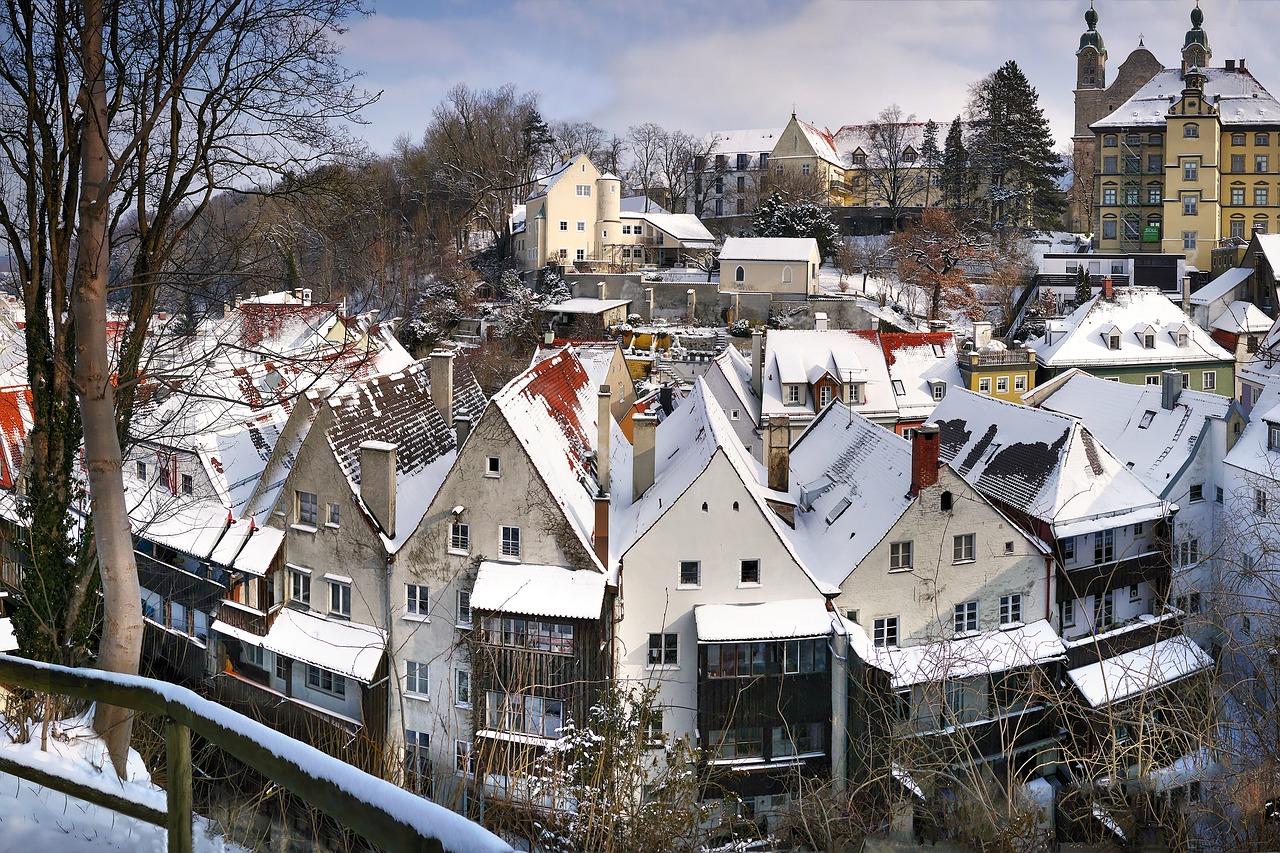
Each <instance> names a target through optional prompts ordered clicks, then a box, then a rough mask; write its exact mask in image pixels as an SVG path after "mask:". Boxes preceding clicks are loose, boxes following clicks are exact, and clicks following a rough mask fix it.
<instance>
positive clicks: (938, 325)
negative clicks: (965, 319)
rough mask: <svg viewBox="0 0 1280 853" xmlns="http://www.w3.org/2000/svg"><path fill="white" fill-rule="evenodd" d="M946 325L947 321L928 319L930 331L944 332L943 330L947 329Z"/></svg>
mask: <svg viewBox="0 0 1280 853" xmlns="http://www.w3.org/2000/svg"><path fill="white" fill-rule="evenodd" d="M947 325H948V324H947V321H946V320H930V321H929V331H930V332H945V331H946V330H947Z"/></svg>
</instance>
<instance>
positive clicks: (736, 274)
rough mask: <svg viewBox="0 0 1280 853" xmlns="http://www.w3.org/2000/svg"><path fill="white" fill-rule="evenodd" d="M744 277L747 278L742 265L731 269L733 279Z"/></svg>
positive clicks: (744, 279)
mask: <svg viewBox="0 0 1280 853" xmlns="http://www.w3.org/2000/svg"><path fill="white" fill-rule="evenodd" d="M746 279H747V271H746V270H744V269H743V268H742V267H738V268H737V269H736V270H734V271H733V280H734V281H746Z"/></svg>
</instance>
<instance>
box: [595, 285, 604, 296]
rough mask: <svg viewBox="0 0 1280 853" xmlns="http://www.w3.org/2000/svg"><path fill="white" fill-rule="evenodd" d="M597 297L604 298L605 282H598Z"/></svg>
mask: <svg viewBox="0 0 1280 853" xmlns="http://www.w3.org/2000/svg"><path fill="white" fill-rule="evenodd" d="M596 299H604V282H603V281H597V282H596Z"/></svg>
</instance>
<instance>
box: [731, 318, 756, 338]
mask: <svg viewBox="0 0 1280 853" xmlns="http://www.w3.org/2000/svg"><path fill="white" fill-rule="evenodd" d="M729 334H731V335H733V336H734V337H735V338H748V337H751V321H749V320H735V321H733V323H731V324H729Z"/></svg>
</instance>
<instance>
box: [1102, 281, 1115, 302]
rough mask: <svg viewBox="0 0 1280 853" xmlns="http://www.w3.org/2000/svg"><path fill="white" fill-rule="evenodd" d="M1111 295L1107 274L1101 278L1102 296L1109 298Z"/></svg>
mask: <svg viewBox="0 0 1280 853" xmlns="http://www.w3.org/2000/svg"><path fill="white" fill-rule="evenodd" d="M1112 296H1113V293H1112V290H1111V276H1107V277H1106V278H1104V279H1103V280H1102V298H1103V299H1111V298H1112Z"/></svg>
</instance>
